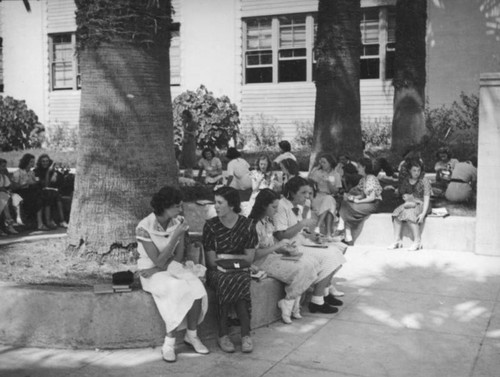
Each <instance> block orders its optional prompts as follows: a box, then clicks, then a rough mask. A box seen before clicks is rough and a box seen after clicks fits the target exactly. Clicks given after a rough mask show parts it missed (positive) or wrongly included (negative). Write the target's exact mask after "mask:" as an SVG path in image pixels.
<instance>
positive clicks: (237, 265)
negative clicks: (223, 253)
mask: <svg viewBox="0 0 500 377" xmlns="http://www.w3.org/2000/svg"><path fill="white" fill-rule="evenodd" d="M215 264H216V265H217V269H218V270H219V271H222V272H238V271H248V270H249V269H250V263H248V262H247V261H246V260H243V259H218V260H216V261H215Z"/></svg>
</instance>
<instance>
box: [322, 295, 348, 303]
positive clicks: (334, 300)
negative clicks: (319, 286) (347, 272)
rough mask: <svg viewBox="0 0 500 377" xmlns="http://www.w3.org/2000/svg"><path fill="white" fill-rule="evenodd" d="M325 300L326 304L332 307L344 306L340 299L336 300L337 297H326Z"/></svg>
mask: <svg viewBox="0 0 500 377" xmlns="http://www.w3.org/2000/svg"><path fill="white" fill-rule="evenodd" d="M324 299H325V302H326V303H327V304H328V305H331V306H342V305H343V304H344V303H343V302H342V301H340V300H339V299H338V298H335V296H334V295H331V294H330V295H328V296H325V297H324Z"/></svg>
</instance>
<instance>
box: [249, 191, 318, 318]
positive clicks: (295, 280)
mask: <svg viewBox="0 0 500 377" xmlns="http://www.w3.org/2000/svg"><path fill="white" fill-rule="evenodd" d="M279 200H280V196H279V194H277V193H276V192H274V191H273V190H270V189H262V190H260V192H259V194H258V195H257V198H256V200H255V204H254V206H253V208H252V212H251V213H250V216H249V218H251V219H252V220H253V221H254V225H255V229H256V232H257V236H258V237H259V245H258V247H257V249H256V251H255V261H254V264H255V265H257V266H258V267H260V268H261V269H262V270H264V271H265V272H266V273H267V274H268V275H269V276H271V277H273V278H275V279H277V280H279V281H282V282H284V283H285V284H286V286H285V293H286V296H285V298H284V299H282V300H280V301H279V302H278V307H279V308H280V310H281V319H282V320H283V322H284V323H287V324H289V323H292V318H296V319H300V318H302V316H301V315H300V299H301V296H302V294H303V293H304V292H305V291H306V290H307V289H308V288H309V287H310V286H311V285H313V284H316V283H318V282H319V280H320V274H321V265H320V264H319V260H318V259H316V258H314V257H313V256H311V255H300V254H299V251H298V250H299V249H298V246H297V245H295V244H294V242H293V241H291V240H289V239H286V238H284V239H282V240H281V241H279V242H278V241H276V239H275V238H274V232H275V231H276V227H275V226H274V220H273V217H274V215H275V214H276V212H277V210H278V205H279ZM283 255H288V256H290V257H294V256H295V259H294V260H284V259H282V256H283Z"/></svg>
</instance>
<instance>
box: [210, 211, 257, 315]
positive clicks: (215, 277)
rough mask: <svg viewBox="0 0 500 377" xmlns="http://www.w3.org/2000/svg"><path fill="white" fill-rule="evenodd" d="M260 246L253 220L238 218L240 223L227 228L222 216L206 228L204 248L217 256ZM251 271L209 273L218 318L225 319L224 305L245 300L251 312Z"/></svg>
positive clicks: (212, 271) (211, 221)
mask: <svg viewBox="0 0 500 377" xmlns="http://www.w3.org/2000/svg"><path fill="white" fill-rule="evenodd" d="M257 243H258V238H257V233H256V232H255V227H254V226H253V225H252V221H251V220H249V219H247V218H246V217H244V216H238V220H237V221H236V224H234V226H233V227H232V228H227V227H226V226H225V225H224V224H222V222H221V221H220V219H219V217H214V218H212V219H210V220H207V221H206V223H205V226H204V228H203V247H204V248H205V251H210V250H213V251H215V253H216V254H234V255H235V256H236V255H241V254H243V253H244V251H245V249H253V248H255V246H256V245H257ZM250 282H251V277H250V272H249V271H242V272H230V273H227V272H221V271H219V270H217V269H209V270H208V271H207V283H208V285H209V286H210V287H212V288H213V289H214V290H215V296H216V298H217V304H218V311H217V313H218V316H219V319H220V318H221V315H222V314H221V313H222V306H223V305H227V304H234V303H236V302H237V301H240V300H243V301H246V302H247V303H248V308H249V312H250V313H251V304H252V301H251V298H250Z"/></svg>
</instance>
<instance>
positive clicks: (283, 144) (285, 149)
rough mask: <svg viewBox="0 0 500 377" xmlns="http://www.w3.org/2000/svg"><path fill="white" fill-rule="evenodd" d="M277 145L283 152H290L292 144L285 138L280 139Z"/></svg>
mask: <svg viewBox="0 0 500 377" xmlns="http://www.w3.org/2000/svg"><path fill="white" fill-rule="evenodd" d="M278 147H280V149H281V150H282V151H283V152H290V151H291V150H292V146H291V145H290V143H289V142H288V141H286V140H281V141H280V142H279V143H278Z"/></svg>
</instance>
